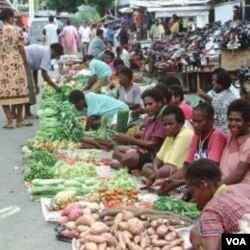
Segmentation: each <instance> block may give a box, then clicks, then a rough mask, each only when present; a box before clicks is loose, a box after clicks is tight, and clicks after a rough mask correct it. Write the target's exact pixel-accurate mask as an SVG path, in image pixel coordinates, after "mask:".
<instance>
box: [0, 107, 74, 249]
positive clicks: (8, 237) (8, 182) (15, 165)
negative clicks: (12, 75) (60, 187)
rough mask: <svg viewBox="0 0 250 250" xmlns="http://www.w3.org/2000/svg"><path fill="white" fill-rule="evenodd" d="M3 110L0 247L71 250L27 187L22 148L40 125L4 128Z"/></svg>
mask: <svg viewBox="0 0 250 250" xmlns="http://www.w3.org/2000/svg"><path fill="white" fill-rule="evenodd" d="M5 122H6V120H5V116H4V114H3V111H2V110H1V111H0V144H1V149H0V185H1V188H0V250H69V249H71V245H70V244H69V243H64V242H59V241H58V240H57V239H56V237H55V232H54V229H53V228H54V224H50V223H46V222H45V220H44V218H43V215H42V211H41V207H40V203H39V202H32V201H31V200H30V195H29V193H28V191H27V189H26V188H25V186H24V182H23V177H22V174H23V171H24V165H23V162H22V147H23V145H24V144H25V142H26V141H27V139H29V138H32V137H33V136H34V134H35V131H36V130H37V128H38V121H37V120H34V124H33V126H32V127H26V128H15V129H13V130H4V129H3V128H2V127H3V125H4V124H5Z"/></svg>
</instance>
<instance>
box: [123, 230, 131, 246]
mask: <svg viewBox="0 0 250 250" xmlns="http://www.w3.org/2000/svg"><path fill="white" fill-rule="evenodd" d="M122 236H123V241H124V243H125V244H126V245H127V246H128V245H129V243H130V239H131V238H132V235H131V234H130V233H129V232H128V231H124V232H122Z"/></svg>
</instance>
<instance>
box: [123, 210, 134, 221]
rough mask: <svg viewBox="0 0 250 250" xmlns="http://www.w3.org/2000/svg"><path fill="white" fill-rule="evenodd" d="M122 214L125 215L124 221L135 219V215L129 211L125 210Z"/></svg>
mask: <svg viewBox="0 0 250 250" xmlns="http://www.w3.org/2000/svg"><path fill="white" fill-rule="evenodd" d="M122 214H123V220H124V221H128V220H129V219H132V218H134V217H135V216H134V214H133V213H132V212H130V211H127V210H123V211H122Z"/></svg>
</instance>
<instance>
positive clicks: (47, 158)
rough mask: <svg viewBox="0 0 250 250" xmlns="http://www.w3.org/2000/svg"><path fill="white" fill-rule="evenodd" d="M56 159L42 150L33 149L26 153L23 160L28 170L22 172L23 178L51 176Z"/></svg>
mask: <svg viewBox="0 0 250 250" xmlns="http://www.w3.org/2000/svg"><path fill="white" fill-rule="evenodd" d="M56 161H57V160H56V158H55V156H54V155H53V154H50V153H46V152H43V151H33V152H32V153H30V154H28V155H26V157H24V162H25V163H26V165H27V166H28V170H27V171H26V172H25V174H24V180H26V181H31V180H33V179H51V178H53V177H54V174H53V166H54V164H55V163H56Z"/></svg>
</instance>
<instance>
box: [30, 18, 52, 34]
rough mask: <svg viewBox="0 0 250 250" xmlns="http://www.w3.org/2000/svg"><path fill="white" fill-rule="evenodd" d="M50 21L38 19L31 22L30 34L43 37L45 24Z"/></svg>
mask: <svg viewBox="0 0 250 250" xmlns="http://www.w3.org/2000/svg"><path fill="white" fill-rule="evenodd" d="M47 23H48V21H37V22H33V23H32V24H31V28H30V35H31V36H35V37H41V35H42V32H43V28H44V26H45V25H46V24H47Z"/></svg>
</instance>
